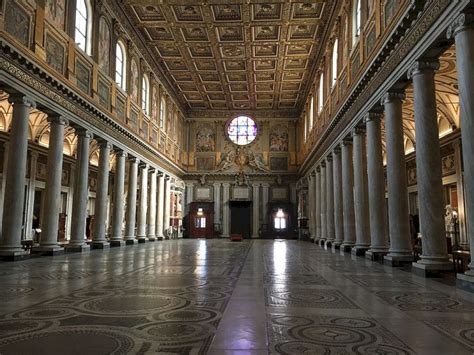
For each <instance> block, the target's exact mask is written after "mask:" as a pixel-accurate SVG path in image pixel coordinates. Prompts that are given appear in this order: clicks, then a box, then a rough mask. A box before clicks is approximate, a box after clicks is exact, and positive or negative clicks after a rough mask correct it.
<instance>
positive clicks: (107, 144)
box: [96, 138, 113, 150]
mask: <svg viewBox="0 0 474 355" xmlns="http://www.w3.org/2000/svg"><path fill="white" fill-rule="evenodd" d="M96 140H97V144H98V145H99V147H100V148H101V149H109V150H110V149H112V148H113V147H112V144H111V143H110V142H108V141H106V140H105V139H102V138H97V139H96Z"/></svg>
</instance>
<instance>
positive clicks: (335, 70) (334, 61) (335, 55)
mask: <svg viewBox="0 0 474 355" xmlns="http://www.w3.org/2000/svg"><path fill="white" fill-rule="evenodd" d="M338 47H339V41H338V38H337V37H336V40H335V41H334V45H333V48H332V57H331V74H332V75H331V76H332V80H331V89H334V88H335V87H336V84H337V79H338V75H339V65H338V60H339V48H338Z"/></svg>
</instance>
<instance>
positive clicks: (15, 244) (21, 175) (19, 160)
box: [0, 95, 35, 259]
mask: <svg viewBox="0 0 474 355" xmlns="http://www.w3.org/2000/svg"><path fill="white" fill-rule="evenodd" d="M8 100H9V102H10V103H11V104H13V117H12V124H11V132H10V143H9V152H10V154H9V155H10V157H9V159H8V162H7V171H6V172H4V174H6V176H5V179H6V182H5V195H4V196H5V197H4V204H3V207H4V208H3V220H2V235H1V241H0V256H2V257H5V258H9V259H17V258H21V257H23V256H24V255H26V254H27V252H26V251H24V250H23V248H22V247H21V228H22V217H23V201H24V198H25V181H26V163H27V151H28V122H29V116H30V110H31V108H32V107H34V105H35V104H34V102H33V101H31V100H29V99H28V98H26V97H25V96H20V95H18V96H15V95H10V97H9V98H8ZM12 153H13V154H14V155H13V154H12ZM12 158H14V159H12Z"/></svg>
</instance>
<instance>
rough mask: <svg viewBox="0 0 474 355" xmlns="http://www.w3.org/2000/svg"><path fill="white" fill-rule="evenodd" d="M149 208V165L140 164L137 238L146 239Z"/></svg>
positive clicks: (143, 240)
mask: <svg viewBox="0 0 474 355" xmlns="http://www.w3.org/2000/svg"><path fill="white" fill-rule="evenodd" d="M147 209H148V165H147V164H141V165H140V200H139V202H138V222H137V223H138V225H137V240H138V242H139V243H145V241H146V227H147V225H146V214H147Z"/></svg>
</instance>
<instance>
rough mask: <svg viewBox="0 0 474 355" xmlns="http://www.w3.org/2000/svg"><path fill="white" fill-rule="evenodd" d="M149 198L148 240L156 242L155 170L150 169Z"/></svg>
mask: <svg viewBox="0 0 474 355" xmlns="http://www.w3.org/2000/svg"><path fill="white" fill-rule="evenodd" d="M149 172H150V196H149V199H148V200H149V202H148V240H149V241H150V242H154V241H155V240H156V197H157V196H156V175H157V171H156V169H154V168H152V169H150V171H149Z"/></svg>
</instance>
